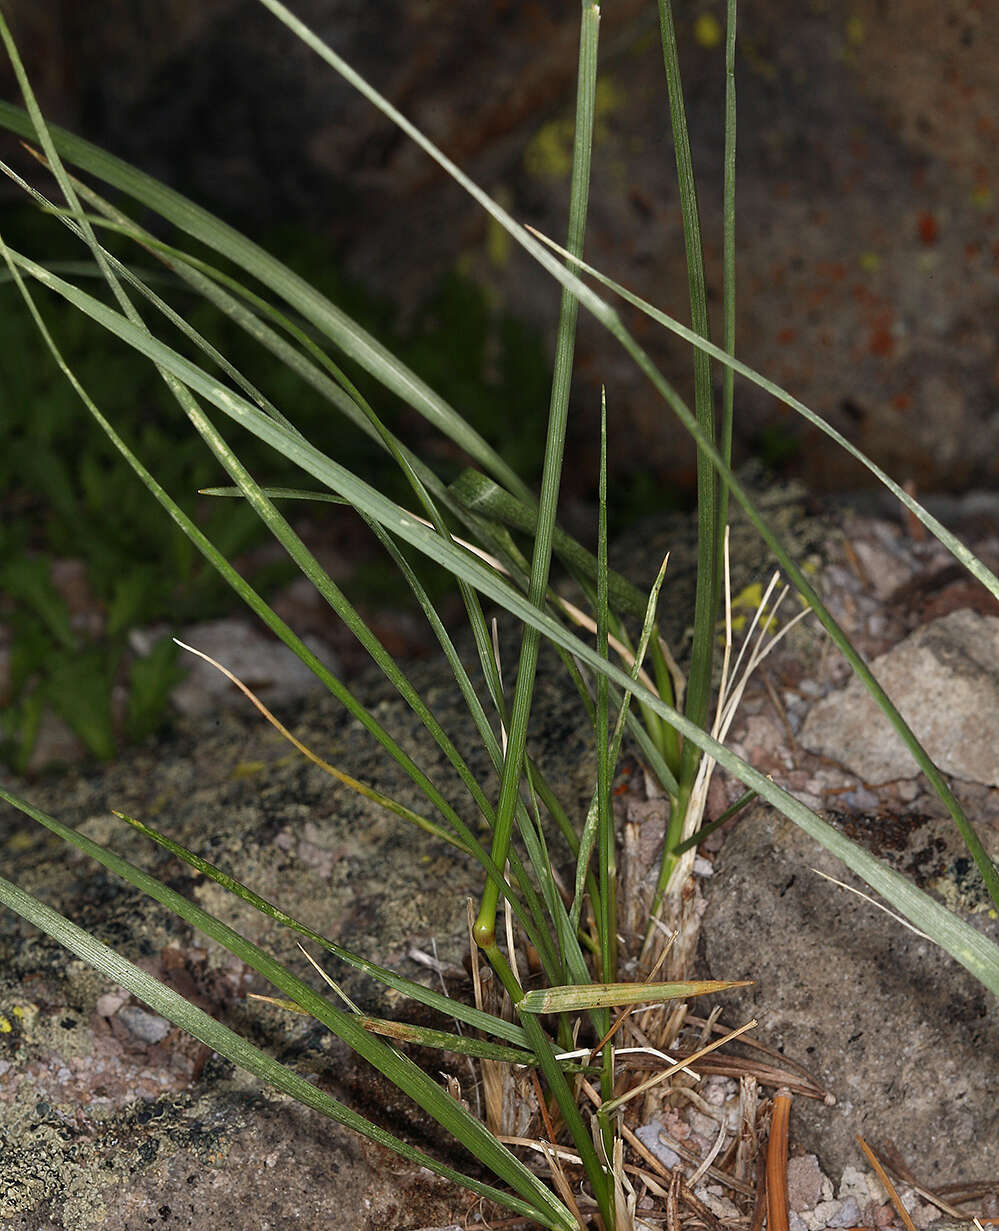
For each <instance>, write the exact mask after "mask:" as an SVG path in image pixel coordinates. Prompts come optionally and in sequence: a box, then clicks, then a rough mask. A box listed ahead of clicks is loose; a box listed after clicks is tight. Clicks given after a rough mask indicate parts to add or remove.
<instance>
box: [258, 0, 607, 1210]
mask: <svg viewBox="0 0 999 1231" xmlns="http://www.w3.org/2000/svg"><path fill="white" fill-rule="evenodd" d="M262 3H264V4H265V5H266V7H268V8H270V9H271V11H272V12H274V13H275V14H276V15H278V16H281V14H280V13H279V12H278V10H279V9H283V6H281V5H276V4H274V3H273V0H262ZM285 12H286V10H285ZM281 20H283V21H286V24H288V23H287V20H286V18H285V17H284V16H282V17H281ZM599 25H600V10H599V8H598V7H597V5H595V4H589V3H584V5H583V13H582V24H581V29H580V40H579V68H578V75H577V94H576V125H575V133H574V138H573V157H572V179H571V184H570V194H569V227H568V239H567V241H566V248H567V249H568V250H569V251H570V252H576V253H581V252H582V250H583V238H584V235H585V232H586V211H587V204H588V200H589V186H590V160H591V155H592V148H593V119H594V110H595V98H596V75H597V39H598V31H599ZM296 33H298V35H299V37H300V38H301V37H303V34H302V32H301V31H298V30H296ZM578 313H579V305H578V303H577V301H576V300H575V298H574V297H573V296H572V295H571V294H569V293H568V292H567V291H565V290H564V291H563V294H562V302H561V307H560V312H559V327H558V337H557V340H556V346H555V370H554V373H553V376H552V391H551V401H550V405H549V411H548V434H547V439H546V442H545V459H544V467H543V470H542V476H541V498H540V501H539V504H538V526H537V531H536V532H535V536H534V550H533V556H532V560H531V576H530V582H529V586H528V601H529V602H531V603H532V604H533V605H534V606H535V607H540V606H541V605H542V603H543V602H544V599H545V594H546V592H547V589H548V575H549V569H550V565H551V552H552V538H553V528H554V525H555V516H556V509H557V505H558V493H559V485H560V480H561V475H562V456H563V450H564V447H565V430H566V423H567V418H568V405H569V387H570V383H571V379H572V359H573V353H574V349H575V339H576V320H577V317H578ZM538 645H539V637H538V634H537V632H536V631H535V630H534V629H532V628H529V627H525V629H524V633H523V638H522V641H521V649H520V661H519V663H518V665H517V681H516V685H515V688H514V697H513V704H512V707H511V714H510V723H509V729H508V733H507V747H506V755H505V759H504V766H503V776H502V779H501V782H500V795H499V802H498V804H497V807H496V828H495V830H494V832H493V845H492V855H493V859H494V861H495V862H496V863H497V865H499V866H502V865H503V863H504V862H505V861H506V856H507V851H508V850H509V846H510V838H511V832H512V828H513V820H514V815H515V811H516V803H517V798H518V795H519V790H520V780H521V775H522V771H523V762H524V749H525V746H526V741H527V724H528V720H529V717H530V711H531V700H532V697H533V692H534V677H535V670H536V668H537V660H538ZM525 835H526V829H525ZM496 905H497V898H496V893H495V888H494V886H492V885H487V886H486V889H485V891H484V893H483V895H482V901H481V904H480V907H479V915H478V919H477V920H476V923H475V936H476V940H477V941H479V942H481V943H482V944H483V947H484V948H485V949H486V950H487V951H488V950H489V949H490V947H491V946H492V944H493V938H494V935H495V923H496ZM577 1146H578V1147H579V1148H580V1150H583V1149H584V1146H583V1145H582V1144H581V1143H578V1142H577ZM586 1150H587V1153H586V1154H584V1158H585V1159H586V1163H585V1165H586V1169H587V1174H589V1173H590V1169H591V1164H592V1163H593V1162H594V1161H595V1155H592V1157H591V1155H590V1153H589V1152H591V1151H592V1143H590V1142H589V1141H588V1140H587V1142H586ZM601 1174H602V1173H601ZM590 1178H591V1182H594V1181H595V1177H594V1176H591V1177H590ZM596 1180H597V1181H598V1182H597V1186H596V1192H597V1194H598V1201H599V1202H601V1203H602V1202H603V1197H601V1196H600V1192H601V1188H603V1189H606V1184H605V1183H604V1182H603V1181H602V1180H601V1179H600V1178H599V1177H596ZM605 1195H606V1193H604V1196H605Z"/></svg>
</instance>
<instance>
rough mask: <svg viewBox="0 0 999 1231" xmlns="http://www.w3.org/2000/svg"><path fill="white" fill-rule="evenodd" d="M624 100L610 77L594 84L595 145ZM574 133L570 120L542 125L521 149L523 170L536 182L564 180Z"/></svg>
mask: <svg viewBox="0 0 999 1231" xmlns="http://www.w3.org/2000/svg"><path fill="white" fill-rule="evenodd" d="M624 100H625V94H624V91H623V90H621V89H620V88H619V86H618V85H617V83H616V82H615V80H614V78H613V77H610V76H606V77H602V78H601V79H600V80H599V81H598V82H597V89H596V94H595V96H594V100H593V114H594V117H595V123H594V127H593V143H594V145H598V144H600V142H602V141H604V140H606V139H607V137H608V136H609V135H610V129H609V128H608V126H607V124H606V120H607V118H608V116H611V115H613V114H614V112H615V111H617V110H619V108H620V107H621V105H622V104H623V103H624ZM573 134H574V126H573V121H572V120H571V119H568V118H565V117H563V118H562V119H557V120H549V122H548V123H547V124H542V126H541V127H540V128H539V129H538V131H537V132H536V133H535V134H534V136H533V137H532V138H531V140H530V141H529V142H528V143H527V148H526V149H525V150H524V169H525V170H526V171H527V173H528V175H531V176H533V177H534V178H535V179H550V180H551V179H567V178H568V176H569V174H570V172H571V171H572V142H573Z"/></svg>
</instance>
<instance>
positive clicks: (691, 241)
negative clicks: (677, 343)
mask: <svg viewBox="0 0 999 1231" xmlns="http://www.w3.org/2000/svg"><path fill="white" fill-rule="evenodd" d="M659 29H660V34H661V41H662V49H663V63H664V65H665V68H666V85H667V90H668V93H669V110H670V120H671V123H672V129H673V147H674V151H675V154H676V174H677V183H678V185H679V189H680V213H681V216H682V219H683V245H684V252H685V253H686V257H687V281H688V285H689V292H690V320H691V326H692V328H693V330H694V332H695V333H697V334H700V335H701V336H702V337H704V338H707V337H710V329H709V326H708V296H707V288H706V285H705V280H704V253H703V249H702V244H701V221H700V213H699V211H698V207H697V188H696V185H695V182H694V162H693V158H692V156H691V153H690V135H689V133H688V131H687V116H686V111H685V108H684V102H683V84H682V81H681V78H680V60H679V54H678V51H677V45H676V32H675V30H674V28H673V11H672V5H671V3H670V0H659ZM694 408H695V414H696V417H697V422H698V425H699V426H700V429H701V433H702V434H703V436H704V437H706V438H707V439H708V440H709V441H711V442H712V443H714V439H715V416H714V398H713V395H712V390H711V361H710V359H709V358H708V356H707V354H705V352H704V351H702V350H695V351H694ZM724 529H725V528H724V526H719V524H718V475H717V473H716V471H715V468H714V466H713V465H712V463H711V459H710V457H708V456H707V455H706V454H705V453H704V452H703V450H701V449H698V451H697V586H696V594H695V599H694V642H693V651H692V655H691V662H690V673H689V675H688V679H687V697H686V706H685V712H686V714H687V716H688V717H689V718H691V719H693V721H694V722H696V723H697V725H698V726H701V727H703V726H705V725H706V724H707V718H708V706H709V704H710V702H711V667H712V663H713V661H714V650H715V635H714V631H715V621H716V618H717V614H718V594H719V587H718V582H719V578H720V575H721V574H720V569H719V561H720V559H721V546H722V535H723V533H724ZM699 759H700V754H699V752H698V750H697V749H696V748H693V747H691V746H690V745H688V746H687V747H686V748H685V750H684V756H683V767H682V777H681V786H682V787H683V788H684V791H683V794H682V795H681V801H680V803H679V805H675V806H674V811H679V812H681V813H682V811H683V808H684V803H685V797H686V794H687V792H689V787H690V784H691V783H692V782H693V780H694V775H695V774H696V772H697V764H698V761H699Z"/></svg>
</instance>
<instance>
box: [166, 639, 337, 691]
mask: <svg viewBox="0 0 999 1231" xmlns="http://www.w3.org/2000/svg"><path fill="white" fill-rule="evenodd" d="M181 639H182V640H183V641H184V642H186V643H187V644H188V645H190V646H192V647H193V648H194V649H196V650H201V651H202V653H204V654H209V655H210V656H211V657H212V658H214V659H217V660H218V661H219V662H220V663H221V664H222V666H223V667H227V668H228V669H229V670H230V671H231V672H232V673H233V675H235V676H236V677H237V678H238V679H240V680H242V682H243V683H244V684H245V685H246V686H247V688H249V689H250V690H251V691H252V692H254V693H256V695H257V696H258V697H259V698H260V700H261V701H263V703H264V704H265V705H266V706H267V707H268V708H270V709H273V708H274V707H275V706H282V705H288V704H289V703H291V702H295V701H298V700H300V699H301V698H302V697H306V696H309V695H310V694H311V695H316V694H318V693H322V692H324V691H325V688H324V686H323V684H322V683H321V682H320V680H318V679H317V678H316V676H314V675H313V674H312V672H311V671H310V670H309V669H308V667H306V666H305V664H304V663H303V662H302V661H301V660H300V659H299V658H297V657H296V656H295V655H294V654H293V653H292V652H291V650H289V649H288V647H287V646H286V645H284V644H283V643H282V642H280V641H277V640H276V639H275V638H274V637H269V636H266V635H265V634H264V633H263V632H262V631H261V630H260V629H259V628H256V627H254V625H252V624H251V623H250V622H249V621H247V620H245V619H229V620H209V621H207V622H205V623H203V624H193V625H191V626H190V627H189V628H187V629H185V630H184V633H183V635H182V638H181ZM309 640H310V641H311V644H310V645H309V648H310V649H311V650H312V651H313V652H314V653H315V654H316V655H317V657H318V658H319V659H320V660H321V661H323V662H325V663H327V664H328V665H329V666H330V668H331V669H332V670H333V671H334V673H335V672H336V671H337V666H336V662H335V659H334V658H333V657H332V655H331V653H330V650H329V648H328V647H327V646H324V645H322V644H321V643H319V642H317V641H315V640H314V639H311V638H310V639H309ZM181 665H182V666H184V667H185V668H186V669H187V672H188V674H187V678H186V679H185V680H184V681H183V683H181V684H178V685H177V687H176V688H174V690H173V691H172V692H171V694H170V699H171V701H172V703H173V704H174V706H175V707H176V708H177V709H178V710H180V712H181V713H182V714H188V715H191V714H208V713H211V712H212V711H214V710H215V709H217V708H218V706H219V704H220V703H221V704H224V705H229V704H231V703H232V698H233V697H234V696H237V697H238V695H239V694H238V693H237V692H236V688H235V685H234V684H233V683H232V681H231V680H228V679H227V678H226V677H225V676H224V675H223V674H222V672H221V671H219V670H217V668H215V667H213V666H212V665H211V663H207V662H205V660H204V659H202V658H197V657H195V655H193V654H190V653H188V652H187V651H183V652H182V658H181ZM246 704H247V705H249V702H247V703H246Z"/></svg>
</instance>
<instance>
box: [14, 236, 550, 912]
mask: <svg viewBox="0 0 999 1231" xmlns="http://www.w3.org/2000/svg"><path fill="white" fill-rule="evenodd" d="M0 253H2V254H3V256H4V258H5V259H6V260H7V261H8V267H9V268H10V269H11V271H12V272H13V274H14V280H15V282H16V283H17V285H18V288H19V290H20V291H21V293H22V295H24V297H25V301H26V303H27V304H28V307H29V310H30V311H31V313H32V316H33V317H34V320H35V323H36V325H37V326H38V329H39V331H40V333H41V334H42V337H43V338H44V340H45V342H46V344H47V345H48V346H49V348H50V350H51V351H52V354H53V356H54V358H55V359H56V362H57V363H58V364H59V366H60V368H61V369H62V371H63V372H64V374H65V375H66V378H67V379H68V380H69V381H70V383H71V384H72V386H73V388H74V389H75V390H76V392H77V393H78V395H79V396H80V397H81V399H82V400H83V402H84V404H85V405H86V406H87V408H88V410H89V411H90V413H91V415H92V416H93V417H94V419H95V420H96V422H97V423H98V425H99V426H100V427H101V429H102V430H103V431H104V432H105V434H106V435H107V436H108V439H109V440H110V441H111V443H112V444H113V445H114V446H115V448H116V449H117V450H118V451H119V453H121V455H122V456H123V457H124V458H125V460H126V461H127V462H128V464H129V465H130V466H131V467H132V469H133V470H134V471H135V473H136V474H137V475H138V476H139V478H140V479H141V480H142V482H143V483H144V484H145V486H146V487H147V488H148V489H149V491H150V492H151V493H152V495H153V496H154V497H155V498H156V499H157V500H158V501H159V503H160V504H161V505H162V506H163V507H164V508H165V509H166V510H167V512H168V513H169V514H170V516H171V517H172V518H173V520H174V521H175V522H176V524H177V525H178V526H179V527H180V529H181V530H182V531H183V532H184V534H185V535H186V536H187V537H188V538H189V539H190V540H191V542H192V543H193V544H194V545H195V546H196V547H197V548H198V550H199V551H200V552H201V553H202V555H203V556H205V558H206V559H207V560H208V561H209V562H210V563H211V564H212V566H213V567H214V568H215V569H216V570H217V571H218V572H219V573H220V574H221V575H222V577H223V578H224V579H225V580H226V581H227V582H228V584H229V585H230V586H231V587H232V588H233V589H234V590H235V592H236V593H237V594H238V595H239V596H240V597H241V598H242V599H243V600H244V602H246V604H247V605H248V606H249V607H250V608H251V610H253V611H254V612H255V613H256V614H257V615H258V616H259V617H260V618H261V619H262V620H263V621H264V623H266V624H267V626H268V627H269V628H270V629H271V631H272V632H274V633H275V635H276V636H278V637H279V638H280V639H281V641H283V642H284V644H285V645H287V646H288V648H289V649H291V650H292V652H293V653H295V654H296V656H297V657H298V658H299V659H301V661H302V662H303V663H304V664H305V665H306V666H307V667H308V668H309V670H310V671H312V672H313V674H314V675H316V676H317V677H318V678H319V679H320V680H321V681H322V683H323V684H324V685H325V686H326V687H327V688H328V689H329V691H330V692H331V693H332V694H333V696H335V697H336V698H337V700H339V701H341V702H342V703H343V705H344V706H345V707H346V708H347V709H348V710H349V712H350V713H351V714H353V716H354V717H355V718H357V720H358V721H359V722H360V723H361V724H362V725H363V726H364V727H365V729H366V730H367V731H368V732H369V733H370V734H371V735H372V736H373V737H374V738H375V739H376V740H377V741H378V743H379V744H380V745H381V746H382V748H384V749H385V751H386V752H387V753H388V754H389V755H390V756H391V757H392V758H393V759H394V760H395V761H396V762H397V763H398V764H399V766H400V767H401V768H402V769H403V770H404V771H405V772H406V773H407V774H408V775H409V777H410V778H411V779H412V780H413V782H414V783H415V784H416V785H417V787H418V788H419V789H420V790H421V791H422V792H423V794H424V795H425V796H426V797H427V799H429V800H430V802H431V803H432V804H433V805H434V806H435V808H437V810H438V811H439V812H440V813H441V815H442V816H443V817H445V819H446V820H447V821H448V823H449V824H450V825H451V827H452V828H453V829H454V830H455V832H457V833H458V834H459V836H460V837H461V839H462V840H463V841H464V842H465V844H466V846H468V847H469V849H471V850H472V851H473V853H474V854H475V856H476V858H477V859H478V860H479V861H480V863H481V864H482V866H483V868H484V870H485V872H486V875H487V876H488V877H490V878H492V879H495V880H496V881H498V882H499V884H500V886H501V888H502V889H503V890H504V891H505V887H506V881H505V880H504V878H503V877H502V875H501V874H500V872H499V871H498V869H497V868H496V867H495V866H494V865H493V864H492V861H491V860H490V858H489V854H488V852H487V851H485V850H484V849H483V847H482V845H481V843H480V842H479V841H478V839H477V838H476V836H475V835H474V834H473V833H472V832H471V830H469V829H468V827H467V826H466V825H465V823H464V822H463V821H462V819H461V817H460V816H459V815H458V813H457V812H455V810H454V808H453V807H452V806H451V805H450V804H449V803H448V801H447V800H446V799H445V798H444V796H443V795H441V793H440V791H439V790H438V789H437V788H436V787H435V786H434V784H433V782H432V781H431V780H430V778H429V777H428V776H427V775H426V774H425V773H424V772H423V770H422V769H420V767H419V766H418V765H417V764H416V763H415V762H414V761H413V759H412V758H411V757H410V756H409V755H408V754H407V753H406V752H404V750H403V749H402V748H401V747H400V746H399V745H398V744H397V743H396V741H395V740H394V739H393V738H392V736H391V735H390V734H389V733H388V732H387V731H386V730H385V729H384V728H383V727H382V726H381V724H380V723H378V722H377V720H376V719H375V718H374V717H373V716H372V715H371V714H370V713H369V712H368V711H367V709H365V707H364V706H363V705H361V703H360V702H359V701H358V700H357V699H356V697H354V695H353V694H352V693H351V692H350V690H349V689H348V688H347V687H346V685H344V684H343V683H342V681H340V680H339V679H338V678H337V677H336V676H335V675H333V673H332V672H331V671H330V670H329V669H328V668H327V667H326V665H325V664H324V663H322V662H321V661H320V660H319V659H318V658H317V657H316V655H315V654H313V653H312V651H311V650H309V648H308V647H307V646H306V645H305V643H304V642H303V641H302V640H301V639H300V638H299V637H297V636H296V635H295V634H294V633H293V632H292V630H291V629H290V628H289V627H288V626H287V625H286V624H285V623H284V621H283V620H281V619H280V618H279V617H278V616H277V615H276V614H275V612H274V611H272V610H271V608H270V607H269V606H268V605H267V604H266V603H265V602H264V601H263V599H262V598H261V597H260V596H259V595H258V594H257V592H256V591H255V590H254V589H253V588H252V586H250V585H248V584H247V582H246V581H244V579H243V578H242V577H241V576H240V575H239V573H237V572H236V570H235V569H233V568H232V566H231V565H230V564H229V562H228V560H226V558H225V557H224V556H223V555H222V554H221V553H220V552H219V551H218V550H217V549H216V548H215V546H214V544H212V543H211V541H210V540H209V539H208V538H207V537H206V536H205V535H204V534H203V533H202V532H201V531H200V530H199V529H198V527H197V526H196V525H195V524H194V522H193V521H192V520H191V519H190V518H189V517H188V516H187V515H186V514H185V513H184V511H183V510H182V509H181V508H180V507H179V506H178V505H177V504H176V502H175V501H174V500H173V499H172V498H171V497H170V495H169V494H168V493H167V492H166V491H165V490H164V489H163V488H162V487H161V485H160V484H159V483H157V482H156V480H155V479H154V478H153V476H152V475H151V474H150V473H149V471H148V470H147V469H146V468H145V467H144V466H143V465H142V463H141V461H140V460H139V459H138V458H137V457H136V456H135V454H134V453H132V451H131V450H130V449H129V448H128V446H127V445H126V444H125V442H124V441H123V440H122V439H121V437H120V436H119V435H118V434H117V433H116V432H115V430H114V428H113V426H112V425H111V424H110V423H109V422H108V420H107V419H106V418H105V417H104V416H103V415H102V414H101V412H100V410H99V409H98V408H97V406H96V405H95V404H94V403H93V401H92V400H91V399H90V398H89V397H88V395H87V393H86V390H84V389H83V388H82V386H81V385H80V384H79V382H78V381H77V379H76V377H75V375H74V374H73V372H72V370H71V369H70V368H69V367H68V365H67V364H66V363H65V360H64V359H63V357H62V355H61V353H60V352H59V349H58V347H57V346H56V345H55V342H54V341H53V339H52V337H51V335H50V334H49V332H48V330H47V328H46V327H45V323H44V321H43V320H42V318H41V316H40V314H39V312H38V309H37V307H36V305H35V304H34V301H33V300H32V299H31V296H30V294H29V293H28V291H27V288H26V287H25V286H24V284H23V280H22V279H21V275H20V273H19V272H18V270H17V265H16V263H15V261H14V257H13V255H12V253H11V251H10V249H9V248H7V247H6V245H5V244H4V242H3V238H2V236H0ZM37 268H38V269H41V267H40V266H39V267H37ZM87 298H88V300H89V301H90V302H91V303H92V304H96V303H97V302H98V301H96V300H93V299H92V297H89V296H88V297H87ZM108 311H111V310H110V309H108ZM112 315H113V316H115V317H116V318H117V319H118V320H119V321H122V322H124V326H127V327H128V329H129V330H132V331H133V333H132V335H131V336H133V337H139V338H142V339H144V340H147V341H149V342H150V346H151V347H152V350H153V351H154V352H155V353H158V354H161V357H162V356H163V355H165V354H166V348H163V347H162V344H160V343H155V344H153V342H152V340H151V339H150V337H149V335H148V334H145V333H143V332H142V331H135V327H134V326H132V325H131V324H130V323H129V322H125V321H124V318H123V317H120V316H119V314H117V313H112ZM171 354H172V352H171ZM175 357H176V358H179V356H175ZM185 362H186V361H185ZM167 366H169V362H168V364H167ZM175 374H176V373H175ZM211 383H212V382H209V384H211ZM213 387H214V388H215V389H216V391H217V390H219V389H221V388H222V386H220V385H218V384H217V383H215V384H214V386H213ZM244 405H246V406H249V404H248V403H244ZM253 413H254V414H261V412H259V411H258V410H256V409H255V408H254V411H253ZM267 418H268V417H267V416H263V415H261V419H262V421H264V420H267ZM274 426H275V427H276V428H278V429H279V430H281V431H286V429H284V428H283V427H281V425H280V424H275V425H274ZM289 438H290V439H292V440H297V441H299V442H301V443H304V442H302V438H301V437H299V436H298V435H297V433H291V434H290V437H289ZM351 503H355V502H351ZM407 521H408V524H418V523H413V522H412V521H411V520H410V519H409V518H408V517H407ZM510 900H511V905H512V907H513V909H514V911H515V913H517V915H518V919H520V921H521V922H522V923H523V924H524V926H525V928H526V929H528V930H530V927H531V924H530V920H528V919H526V918H525V917H523V908H522V907H521V905H520V903H519V902H517V901H516V900H515V899H510Z"/></svg>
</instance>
